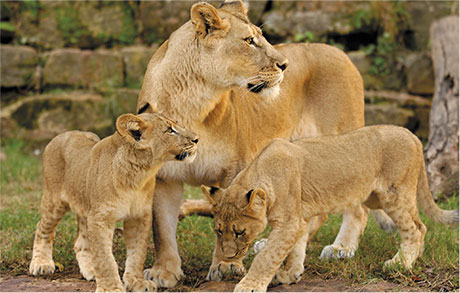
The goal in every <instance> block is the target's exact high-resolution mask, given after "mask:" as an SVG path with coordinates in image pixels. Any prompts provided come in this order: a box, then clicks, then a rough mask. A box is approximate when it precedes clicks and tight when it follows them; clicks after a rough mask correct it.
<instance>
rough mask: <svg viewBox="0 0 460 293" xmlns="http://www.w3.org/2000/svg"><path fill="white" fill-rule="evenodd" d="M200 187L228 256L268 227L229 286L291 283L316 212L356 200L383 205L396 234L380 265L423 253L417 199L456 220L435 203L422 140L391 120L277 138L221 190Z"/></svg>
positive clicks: (429, 210) (241, 251)
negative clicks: (397, 242)
mask: <svg viewBox="0 0 460 293" xmlns="http://www.w3.org/2000/svg"><path fill="white" fill-rule="evenodd" d="M202 189H203V192H204V193H205V195H206V196H207V197H208V199H209V201H210V202H211V203H212V204H213V214H214V221H215V228H216V231H217V248H216V250H219V252H216V253H219V254H221V255H222V256H223V258H224V259H226V261H227V262H234V259H242V258H243V257H244V255H245V254H246V251H247V249H248V247H249V245H250V244H251V242H252V241H253V240H254V238H255V236H256V235H257V234H259V233H260V232H262V231H263V230H264V229H265V226H266V224H267V223H268V224H269V225H270V226H271V233H270V235H269V237H268V242H267V244H266V246H265V247H264V248H263V249H262V251H261V252H260V253H259V254H258V255H257V256H256V257H255V258H254V260H253V262H252V265H251V268H250V269H249V272H248V274H247V275H246V276H245V277H244V278H243V279H242V280H241V281H240V282H239V283H238V284H237V286H236V287H235V291H248V292H258V291H265V290H266V289H267V286H268V284H269V283H270V281H272V278H273V277H275V278H274V281H275V282H281V283H292V282H297V281H298V280H299V279H300V276H301V274H302V272H303V269H304V267H303V262H304V258H305V245H306V242H307V240H308V237H309V228H308V225H309V220H310V219H311V218H312V217H314V216H318V215H324V214H331V213H337V212H343V211H344V210H346V209H350V208H352V207H354V206H359V205H361V204H365V205H366V206H368V207H369V208H371V209H383V210H384V211H385V212H386V213H387V214H388V215H389V216H390V217H391V219H392V220H393V221H394V222H395V224H396V226H397V228H398V230H399V233H400V235H401V247H400V249H399V251H398V253H397V254H396V255H395V256H394V257H393V258H392V259H391V260H388V261H387V262H385V268H387V267H389V266H392V265H395V264H400V265H402V266H403V267H404V268H406V269H411V267H412V265H413V263H414V261H415V260H416V258H417V257H418V256H420V255H421V253H422V251H423V240H424V237H425V233H426V228H425V225H424V224H423V223H422V222H421V220H420V217H419V213H418V208H417V200H418V202H419V203H420V206H421V208H422V210H423V211H424V212H425V213H426V214H427V215H428V216H429V217H430V218H432V219H433V220H435V221H437V222H440V223H444V224H458V210H455V211H444V210H441V209H440V208H439V207H438V206H437V205H436V204H435V202H434V201H433V197H432V196H431V193H430V189H429V186H428V181H427V177H426V170H425V161H424V158H423V150H422V144H421V142H420V141H419V140H418V138H417V137H416V136H415V135H413V134H412V133H410V132H409V131H408V130H407V129H404V128H401V127H397V126H389V125H382V126H371V127H364V128H361V129H359V130H355V131H353V132H350V133H347V134H342V135H339V136H327V137H321V138H310V139H300V140H297V141H293V142H289V141H286V140H282V139H275V140H273V141H272V142H271V143H270V144H269V145H268V146H267V147H266V148H265V149H264V150H263V151H262V152H261V153H260V154H259V155H258V157H257V158H256V159H255V160H254V162H252V163H251V164H250V165H249V166H248V167H247V168H246V169H244V170H243V171H242V172H241V173H240V174H238V176H237V177H236V178H235V180H234V181H233V182H232V183H231V185H230V186H229V187H228V188H227V189H225V190H221V189H216V188H213V189H209V188H205V187H204V186H203V187H202ZM212 191H214V192H212ZM283 261H285V263H284V266H282V267H280V266H281V265H282V263H283ZM215 273H219V272H215ZM251 290H252V291H251Z"/></svg>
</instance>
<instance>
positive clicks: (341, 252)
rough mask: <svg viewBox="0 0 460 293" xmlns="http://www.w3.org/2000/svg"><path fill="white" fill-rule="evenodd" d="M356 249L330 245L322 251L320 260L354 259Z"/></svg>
mask: <svg viewBox="0 0 460 293" xmlns="http://www.w3.org/2000/svg"><path fill="white" fill-rule="evenodd" d="M355 250H356V249H354V248H349V247H344V246H338V245H328V246H325V247H324V248H323V251H321V256H320V258H322V259H341V258H352V257H353V256H355Z"/></svg>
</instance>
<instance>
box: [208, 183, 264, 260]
mask: <svg viewBox="0 0 460 293" xmlns="http://www.w3.org/2000/svg"><path fill="white" fill-rule="evenodd" d="M201 190H202V191H203V193H204V195H205V196H206V197H207V199H208V200H209V202H210V203H211V204H212V212H213V215H214V230H215V233H216V236H217V241H218V242H219V244H220V248H221V249H222V251H221V252H222V254H223V255H224V257H225V258H226V259H227V260H233V259H239V258H242V257H244V256H245V255H246V253H247V251H248V249H249V247H250V246H251V244H252V242H253V241H254V239H255V238H256V236H257V235H258V234H260V233H261V232H263V230H264V229H265V227H266V225H267V219H266V215H265V213H266V202H265V197H266V194H265V191H264V190H262V189H260V188H257V189H255V190H253V189H251V190H246V189H244V188H241V186H234V185H232V186H230V187H229V188H228V189H225V190H223V189H219V188H217V187H206V186H201Z"/></svg>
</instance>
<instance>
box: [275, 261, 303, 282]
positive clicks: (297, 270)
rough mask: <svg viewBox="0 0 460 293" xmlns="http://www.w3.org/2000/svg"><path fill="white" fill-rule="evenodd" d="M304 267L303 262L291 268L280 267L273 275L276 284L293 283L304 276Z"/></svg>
mask: <svg viewBox="0 0 460 293" xmlns="http://www.w3.org/2000/svg"><path fill="white" fill-rule="evenodd" d="M303 270H304V267H303V264H299V265H296V266H292V267H291V268H285V267H283V268H280V269H279V270H278V272H277V273H276V275H275V277H273V283H274V284H293V283H297V282H299V281H300V279H301V278H302V273H303Z"/></svg>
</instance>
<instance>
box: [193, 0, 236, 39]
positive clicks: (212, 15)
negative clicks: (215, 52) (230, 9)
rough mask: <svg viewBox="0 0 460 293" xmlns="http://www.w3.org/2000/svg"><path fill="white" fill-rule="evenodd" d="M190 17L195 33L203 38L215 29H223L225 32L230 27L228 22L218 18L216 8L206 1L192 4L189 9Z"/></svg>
mask: <svg viewBox="0 0 460 293" xmlns="http://www.w3.org/2000/svg"><path fill="white" fill-rule="evenodd" d="M190 18H191V20H192V23H193V25H194V26H195V29H196V31H197V33H198V34H199V35H200V36H201V37H202V38H205V37H206V36H208V35H210V34H212V33H214V32H216V31H223V32H224V33H226V32H227V31H228V30H229V28H230V25H229V24H228V22H224V21H223V20H222V19H221V18H220V16H219V14H218V13H217V9H216V8H214V6H212V5H211V4H209V3H206V2H198V3H196V4H194V5H193V6H192V9H191V10H190Z"/></svg>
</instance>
